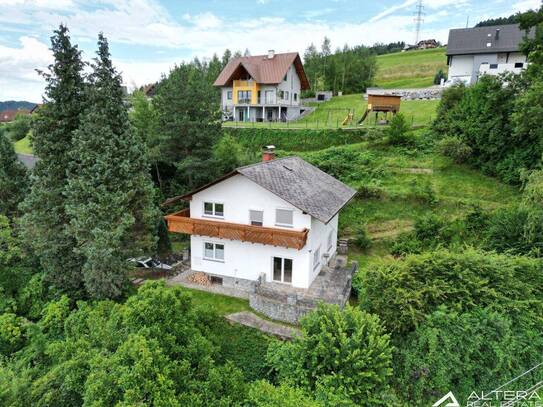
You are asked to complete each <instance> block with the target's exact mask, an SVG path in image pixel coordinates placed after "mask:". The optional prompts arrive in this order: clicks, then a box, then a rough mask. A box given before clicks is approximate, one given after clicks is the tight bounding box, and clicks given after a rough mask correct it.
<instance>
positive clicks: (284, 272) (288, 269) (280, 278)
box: [273, 257, 292, 284]
mask: <svg viewBox="0 0 543 407" xmlns="http://www.w3.org/2000/svg"><path fill="white" fill-rule="evenodd" d="M273 281H276V282H278V283H288V284H290V283H292V259H284V258H282V257H274V258H273Z"/></svg>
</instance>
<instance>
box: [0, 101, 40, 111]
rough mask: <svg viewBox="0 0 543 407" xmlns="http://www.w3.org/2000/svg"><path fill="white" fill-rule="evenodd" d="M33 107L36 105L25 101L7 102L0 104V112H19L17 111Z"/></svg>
mask: <svg viewBox="0 0 543 407" xmlns="http://www.w3.org/2000/svg"><path fill="white" fill-rule="evenodd" d="M34 106H36V103H32V102H27V101H16V100H7V101H5V102H0V112H4V111H6V110H19V109H26V110H30V109H32V108H33V107H34Z"/></svg>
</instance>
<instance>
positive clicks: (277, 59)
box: [213, 52, 310, 90]
mask: <svg viewBox="0 0 543 407" xmlns="http://www.w3.org/2000/svg"><path fill="white" fill-rule="evenodd" d="M292 64H294V67H295V68H296V73H297V74H298V77H299V78H300V83H301V88H302V90H306V89H309V87H310V86H309V80H308V79H307V76H306V74H305V71H304V66H303V64H302V60H301V58H300V55H299V54H298V53H297V52H289V53H286V54H275V55H274V56H273V58H268V56H267V55H256V56H250V57H239V58H234V59H232V60H230V62H228V64H226V66H225V67H224V69H223V70H222V72H221V73H220V74H219V76H218V78H217V79H216V80H215V83H214V84H213V85H214V86H229V85H231V83H232V80H233V79H234V78H233V77H234V74H236V73H237V72H239V70H243V69H244V70H245V71H247V73H248V74H249V75H251V77H252V78H253V79H254V80H255V81H256V82H257V83H260V84H263V85H275V84H278V83H280V82H282V81H283V78H284V77H285V74H286V73H287V71H288V69H289V68H290V66H291V65H292Z"/></svg>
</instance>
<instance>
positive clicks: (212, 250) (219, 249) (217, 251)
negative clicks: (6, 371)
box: [204, 242, 224, 262]
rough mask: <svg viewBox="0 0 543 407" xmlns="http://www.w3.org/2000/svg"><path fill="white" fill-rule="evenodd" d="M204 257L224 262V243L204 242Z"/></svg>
mask: <svg viewBox="0 0 543 407" xmlns="http://www.w3.org/2000/svg"><path fill="white" fill-rule="evenodd" d="M204 259H206V260H214V261H221V262H224V245H223V244H220V243H209V242H205V243H204Z"/></svg>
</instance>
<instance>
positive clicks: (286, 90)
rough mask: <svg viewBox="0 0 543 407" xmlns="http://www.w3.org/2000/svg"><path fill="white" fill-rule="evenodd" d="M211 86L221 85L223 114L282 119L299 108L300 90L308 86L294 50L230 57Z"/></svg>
mask: <svg viewBox="0 0 543 407" xmlns="http://www.w3.org/2000/svg"><path fill="white" fill-rule="evenodd" d="M214 86H217V87H220V88H221V107H222V110H223V112H224V116H226V117H229V118H231V119H232V120H234V121H241V122H244V121H250V122H254V121H285V120H292V119H295V118H297V117H298V116H299V115H300V113H301V112H302V110H303V108H302V105H301V91H302V90H305V89H309V81H308V79H307V76H306V75H305V71H304V67H303V64H302V60H301V58H300V55H298V53H297V52H290V53H285V54H276V53H275V52H274V51H273V50H270V51H269V52H268V54H267V55H256V56H248V57H239V58H233V59H232V60H230V61H229V62H228V64H227V65H226V66H225V67H224V69H223V70H222V71H221V73H220V74H219V76H218V77H217V79H216V80H215V83H214Z"/></svg>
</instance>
